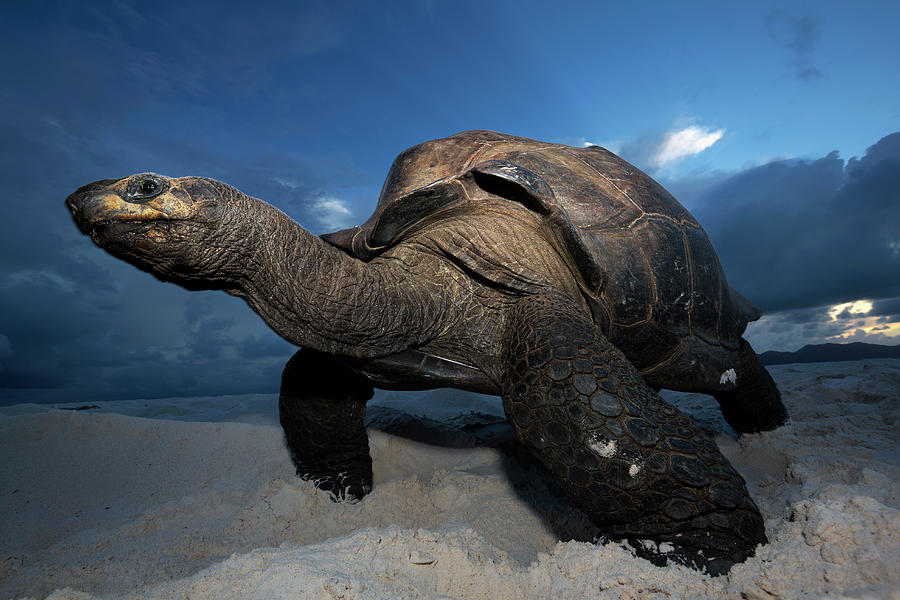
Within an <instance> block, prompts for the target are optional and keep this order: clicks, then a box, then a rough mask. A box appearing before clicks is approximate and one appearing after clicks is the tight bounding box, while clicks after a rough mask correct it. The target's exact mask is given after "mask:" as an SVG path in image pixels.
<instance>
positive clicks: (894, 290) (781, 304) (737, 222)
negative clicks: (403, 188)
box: [0, 0, 900, 404]
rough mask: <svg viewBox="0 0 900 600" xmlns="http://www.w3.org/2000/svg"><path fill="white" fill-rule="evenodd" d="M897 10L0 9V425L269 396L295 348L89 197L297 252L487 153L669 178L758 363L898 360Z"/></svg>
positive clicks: (432, 5)
mask: <svg viewBox="0 0 900 600" xmlns="http://www.w3.org/2000/svg"><path fill="white" fill-rule="evenodd" d="M898 24H900V3H897V2H891V1H889V2H874V1H873V2H863V3H847V2H824V1H823V2H808V3H803V2H790V3H781V4H779V3H768V2H752V3H749V2H747V3H730V2H729V3H722V2H676V3H673V2H641V3H622V2H616V3H612V2H565V1H561V2H554V3H549V2H531V1H522V0H519V1H515V2H506V1H500V0H497V1H494V2H483V1H476V2H468V1H452V2H451V1H447V2H438V1H436V0H435V1H429V0H417V1H410V2H405V1H397V2H378V3H376V2H358V1H355V0H348V1H346V2H312V1H309V2H284V3H270V2H264V1H257V2H253V3H247V2H229V1H222V2H215V3H208V4H205V3H199V2H197V3H185V2H180V1H179V2H166V1H162V2H136V1H135V2H130V1H119V2H116V1H92V2H84V3H71V2H45V1H40V0H35V1H31V2H27V3H11V2H9V3H3V7H2V8H0V69H2V70H0V74H2V79H3V85H2V86H0V154H2V161H0V192H2V196H0V202H2V219H0V303H2V304H0V403H3V404H9V403H14V402H26V401H34V402H60V401H89V400H91V399H104V400H106V399H125V398H153V397H171V396H197V395H220V394H236V393H245V392H269V391H276V390H277V387H278V382H279V378H280V372H281V369H282V367H283V365H284V363H285V361H286V360H287V359H288V358H289V357H290V355H291V354H292V353H293V351H294V350H295V348H294V347H293V346H291V345H290V344H288V343H287V342H285V341H283V340H281V339H280V338H278V337H277V336H276V335H275V334H274V333H272V332H271V331H270V330H269V329H268V328H267V327H266V326H265V324H264V323H263V322H262V320H261V319H260V318H259V317H257V316H256V315H255V314H254V313H253V312H252V311H251V310H250V309H249V308H248V307H247V306H246V305H245V304H244V303H243V302H242V301H240V300H237V299H235V298H231V297H228V296H226V295H225V294H222V293H220V292H188V291H185V290H183V289H181V288H179V287H177V286H175V285H172V284H164V283H161V282H159V281H157V280H155V279H153V277H152V276H150V275H148V274H145V273H142V272H139V271H138V270H137V269H135V268H133V267H131V266H130V265H127V264H125V263H122V262H120V261H118V260H116V259H115V258H113V257H111V256H109V255H107V254H106V253H105V252H104V251H102V250H100V249H99V248H97V247H95V246H94V245H93V243H92V242H91V241H90V239H88V238H87V237H83V236H81V235H80V234H79V233H78V231H77V229H76V228H75V226H74V224H73V223H72V221H71V218H70V215H69V213H68V211H67V210H66V209H65V207H64V205H63V201H64V199H65V198H66V196H67V195H68V194H70V193H71V192H72V191H74V190H75V189H76V188H78V187H79V186H81V185H83V184H85V183H88V182H91V181H94V180H97V179H103V178H114V177H122V176H125V175H128V174H132V173H139V172H146V171H153V172H157V173H162V174H166V175H170V176H184V175H201V176H207V177H213V178H216V179H220V180H222V181H225V182H227V183H230V184H232V185H234V186H235V187H237V188H239V189H240V190H242V191H243V192H245V193H247V194H249V195H252V196H255V197H258V198H262V199H263V200H266V201H268V202H270V203H272V204H274V205H275V206H277V207H279V208H281V209H282V210H283V211H285V212H286V213H287V214H288V215H290V216H291V217H292V218H294V219H296V220H297V221H298V222H300V223H301V224H303V225H304V226H305V227H306V228H307V229H309V230H310V231H312V232H313V233H316V234H319V233H325V232H328V231H332V230H335V229H339V228H343V227H347V226H350V225H353V224H357V223H361V222H363V221H365V220H366V219H367V218H368V216H369V215H370V214H371V212H372V210H373V209H374V207H375V203H376V201H377V198H378V194H379V191H380V189H381V184H382V182H383V180H384V177H385V175H386V174H387V171H388V168H389V167H390V165H391V162H392V161H393V159H394V157H395V156H396V155H397V154H398V153H399V152H401V151H402V150H404V149H405V148H407V147H409V146H412V145H414V144H417V143H419V142H422V141H425V140H429V139H434V138H439V137H444V136H447V135H451V134H453V133H457V132H459V131H464V130H467V129H492V130H496V131H502V132H505V133H511V134H515V135H520V136H525V137H530V138H535V139H541V140H545V141H550V142H556V143H563V144H569V145H573V146H583V145H585V144H598V145H602V146H605V147H607V148H609V149H610V150H612V151H614V152H616V153H618V154H620V155H621V156H622V157H623V158H625V159H626V160H629V161H630V162H632V163H634V164H635V165H637V166H638V167H639V168H641V169H643V170H644V171H646V172H647V173H649V174H650V175H651V176H653V177H654V178H656V179H657V180H658V181H660V182H661V183H662V184H663V185H664V186H665V187H666V188H667V189H669V190H670V191H671V192H672V193H673V194H675V196H676V197H677V198H678V199H679V200H680V201H681V202H682V203H683V204H684V205H685V206H686V207H687V208H688V209H690V210H691V211H692V212H693V213H694V215H695V216H696V217H697V218H698V220H699V221H700V223H701V224H702V225H703V226H704V228H705V229H706V231H707V232H708V233H709V235H710V238H711V239H712V241H713V243H714V245H715V247H716V248H717V250H718V253H719V258H720V260H721V262H722V264H723V266H724V269H725V272H726V275H727V277H728V280H729V282H730V283H731V285H732V286H734V287H735V288H737V289H738V290H740V291H741V292H742V293H743V294H744V295H745V296H746V297H748V298H749V299H750V300H752V301H753V302H754V303H756V304H757V305H759V306H760V307H761V308H762V309H763V310H764V311H765V315H764V316H763V318H762V319H761V320H760V321H758V322H756V323H754V324H752V325H751V326H750V328H749V329H748V331H747V334H746V336H747V338H748V339H749V340H750V341H751V343H752V344H753V345H754V347H755V348H756V349H757V350H758V351H765V350H787V351H790V350H796V349H798V348H800V347H802V346H803V345H805V344H810V343H824V342H833V341H840V342H847V341H866V342H872V343H887V344H897V343H900V192H898V190H900V77H897V72H898V71H900V68H898V67H900V64H898V62H900V36H898V35H897V31H896V30H897V27H898Z"/></svg>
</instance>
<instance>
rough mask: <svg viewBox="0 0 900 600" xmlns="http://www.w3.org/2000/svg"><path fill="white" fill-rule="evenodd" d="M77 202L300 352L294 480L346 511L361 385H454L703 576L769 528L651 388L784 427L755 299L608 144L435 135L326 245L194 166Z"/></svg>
mask: <svg viewBox="0 0 900 600" xmlns="http://www.w3.org/2000/svg"><path fill="white" fill-rule="evenodd" d="M66 202H67V205H68V207H69V209H70V210H71V212H72V214H73V216H74V218H75V221H76V223H77V224H78V226H79V228H80V229H81V231H82V232H84V233H86V234H89V235H90V236H91V237H92V238H93V240H94V241H95V242H96V243H97V244H99V245H100V246H101V247H102V248H104V249H105V250H107V251H108V252H110V253H112V254H113V255H115V256H117V257H119V258H122V259H124V260H126V261H128V262H130V263H132V264H133V265H135V266H137V267H138V268H140V269H143V270H146V271H149V272H150V273H152V274H153V275H155V276H156V277H158V278H159V279H162V280H164V281H171V282H174V283H177V284H179V285H181V286H183V287H185V288H188V289H191V290H196V289H220V290H224V291H226V292H228V293H229V294H233V295H235V296H239V297H241V298H243V299H245V300H246V301H247V303H248V304H249V305H250V307H251V308H252V309H253V310H254V311H256V312H257V313H258V314H259V315H260V316H261V317H262V318H263V319H264V320H265V321H266V323H268V324H269V325H270V326H271V327H272V329H274V330H275V331H276V332H277V333H278V334H279V335H280V336H282V337H283V338H285V339H286V340H288V341H290V342H292V343H295V344H297V345H298V346H301V347H302V349H301V350H299V351H298V352H297V353H296V354H295V355H294V357H293V358H292V359H291V360H290V361H289V362H288V364H287V366H286V368H285V371H284V375H283V377H282V389H281V396H280V402H279V405H280V407H279V408H280V418H281V423H282V426H283V428H284V432H285V435H286V438H287V442H288V445H289V447H290V451H291V455H292V458H293V460H294V462H295V464H296V467H297V474H298V475H300V476H301V477H304V478H308V479H311V480H313V481H315V482H316V484H317V485H318V486H319V487H320V488H322V489H324V490H327V491H329V492H331V493H332V494H333V495H334V497H335V498H336V499H338V500H340V499H350V500H353V499H359V498H362V497H363V496H364V495H365V494H367V493H368V492H369V491H370V489H371V485H372V464H371V458H370V457H369V450H368V440H367V437H366V431H365V427H364V424H363V419H364V413H365V403H366V401H367V400H368V399H369V398H370V397H371V396H372V393H373V386H374V387H378V388H383V389H429V388H435V387H456V388H461V389H466V390H472V391H477V392H482V393H489V394H497V395H500V396H502V399H503V407H504V409H505V411H506V414H507V416H508V418H509V421H510V423H511V424H512V426H513V428H514V430H515V433H516V437H517V439H518V440H519V441H520V442H521V443H522V444H523V445H524V446H526V447H527V448H528V449H529V450H530V452H531V453H532V454H533V455H534V456H535V457H536V458H537V459H538V460H539V461H540V462H541V463H542V464H543V465H545V466H546V467H547V469H549V471H550V473H552V475H553V477H554V479H555V480H556V482H557V483H558V484H559V485H560V487H561V488H562V489H563V490H564V491H565V492H566V493H567V494H568V495H569V496H570V497H571V499H572V500H573V501H574V502H575V504H576V505H577V506H578V507H579V508H580V509H581V510H583V511H584V512H585V513H587V515H588V516H589V517H590V518H591V519H592V520H593V522H594V523H596V525H597V526H598V527H600V528H601V530H602V531H603V533H604V534H605V535H606V536H607V537H608V538H612V539H627V540H652V541H654V542H656V543H657V547H659V548H666V549H668V550H669V551H668V552H667V554H666V555H667V556H668V557H669V558H673V559H675V560H677V561H679V562H682V563H684V564H688V565H691V566H694V567H697V568H705V569H708V571H709V572H710V573H714V574H715V573H721V572H724V571H727V570H728V569H729V568H730V567H731V565H732V564H734V563H735V562H740V561H742V560H744V559H746V558H747V557H748V556H751V555H752V554H753V552H754V548H755V546H756V545H757V544H760V543H765V541H766V536H765V530H764V526H763V520H762V517H761V516H760V514H759V511H758V509H757V507H756V505H755V504H754V503H753V501H752V499H751V498H750V496H749V494H748V492H747V489H746V485H745V483H744V480H743V479H742V478H741V476H740V475H739V474H738V473H737V472H736V471H735V470H734V469H733V468H732V467H731V465H730V464H729V463H728V461H727V460H726V459H725V458H724V457H723V456H722V454H721V453H720V452H719V450H718V449H717V447H716V445H715V443H714V442H713V441H712V440H711V439H710V438H709V437H708V436H707V435H706V434H705V433H704V432H702V431H701V430H700V429H698V427H696V426H695V425H694V424H693V422H692V421H691V419H689V418H688V417H687V416H685V415H684V414H682V413H681V412H679V411H678V410H677V409H676V408H674V407H673V406H671V405H670V404H668V403H667V402H665V401H664V400H662V399H661V398H660V397H659V395H658V394H657V393H656V392H657V391H658V390H659V389H660V388H668V389H675V390H684V391H699V392H705V393H709V394H712V395H713V396H714V397H715V398H716V399H717V400H718V401H719V404H720V406H721V409H722V413H723V415H724V417H725V419H726V420H727V421H728V422H729V423H730V424H731V425H732V427H733V428H734V429H735V430H736V431H737V432H738V433H747V432H757V431H761V430H767V429H772V428H774V427H777V426H779V425H781V424H782V423H784V422H785V420H786V418H787V414H786V412H785V409H784V407H783V405H782V403H781V400H780V395H779V392H778V389H777V388H776V386H775V384H774V383H773V381H772V378H771V377H770V376H769V374H768V373H767V372H766V370H765V369H764V368H763V367H762V366H761V365H760V363H759V361H758V359H757V356H756V354H755V353H754V352H753V350H752V349H751V347H750V345H749V344H748V343H747V342H746V341H745V340H744V339H743V338H742V337H741V335H742V333H743V331H744V329H745V327H746V325H747V323H748V322H749V321H751V320H753V319H756V318H758V316H759V314H760V313H759V310H758V309H756V308H755V307H754V306H753V305H751V304H750V302H748V301H747V300H746V299H745V298H744V297H742V296H741V295H740V294H739V293H738V292H736V291H735V290H734V289H732V288H731V287H730V286H729V285H728V283H727V281H726V279H725V275H724V273H723V272H722V268H721V265H720V264H719V262H718V259H717V258H716V254H715V252H714V250H713V247H712V245H711V243H710V241H709V238H708V237H707V235H706V233H705V232H704V231H703V229H702V228H701V227H700V225H699V224H698V222H697V221H696V219H695V218H694V217H693V216H692V215H691V214H690V213H689V212H688V211H687V210H686V209H685V208H684V207H683V206H682V205H681V204H679V203H678V202H677V201H676V200H675V199H674V198H673V197H672V196H671V195H670V194H669V193H668V192H667V191H666V190H665V189H663V188H662V187H661V186H660V185H659V184H657V183H656V182H655V181H653V180H652V179H651V178H650V177H648V176H647V175H645V174H644V173H642V172H641V171H639V170H638V169H637V168H635V167H634V166H632V165H630V164H628V163H627V162H625V161H624V160H622V159H621V158H619V157H617V156H616V155H614V154H613V153H611V152H609V151H607V150H605V149H603V148H600V147H597V146H591V147H587V148H574V147H569V146H564V145H559V144H551V143H544V142H539V141H535V140H530V139H525V138H521V137H514V136H510V135H504V134H500V133H494V132H489V131H469V132H465V133H460V134H457V135H454V136H451V137H448V138H444V139H439V140H434V141H430V142H426V143H423V144H420V145H418V146H415V147H413V148H410V149H409V150H406V151H405V152H403V153H402V154H400V156H399V157H397V159H396V161H395V162H394V164H393V166H392V167H391V169H390V172H389V174H388V177H387V180H386V182H385V184H384V188H383V190H382V193H381V197H380V199H379V201H378V205H377V208H376V210H375V213H374V214H373V215H372V217H371V218H370V219H369V220H368V221H366V223H364V224H363V225H361V226H358V227H353V228H351V229H346V230H343V231H338V232H336V233H332V234H328V235H323V236H321V237H316V236H314V235H312V234H310V233H309V232H307V231H306V230H305V229H303V228H302V227H301V226H300V225H298V224H297V223H295V222H294V221H293V220H291V219H290V218H288V217H287V216H286V215H285V214H283V213H282V212H280V211H278V210H277V209H275V208H274V207H272V206H270V205H269V204H266V203H264V202H262V201H260V200H257V199H254V198H250V197H248V196H246V195H244V194H242V193H241V192H239V191H238V190H236V189H234V188H232V187H230V186H228V185H225V184H223V183H220V182H217V181H214V180H211V179H205V178H199V177H184V178H177V179H176V178H168V177H163V176H161V175H156V174H153V173H144V174H139V175H133V176H130V177H125V178H122V179H110V180H102V181H98V182H95V183H92V184H89V185H86V186H84V187H82V188H80V189H79V190H77V191H76V192H75V193H73V194H72V195H71V196H69V198H68V199H67V201H66ZM637 545H638V546H641V544H637ZM644 546H646V544H644Z"/></svg>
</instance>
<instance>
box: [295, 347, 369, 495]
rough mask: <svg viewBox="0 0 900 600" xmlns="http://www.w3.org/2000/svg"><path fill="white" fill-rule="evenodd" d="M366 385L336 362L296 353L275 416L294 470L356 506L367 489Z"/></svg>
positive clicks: (323, 356) (316, 354) (309, 352)
mask: <svg viewBox="0 0 900 600" xmlns="http://www.w3.org/2000/svg"><path fill="white" fill-rule="evenodd" d="M372 393H373V390H372V385H371V384H370V383H369V380H368V379H367V378H366V377H365V376H363V375H361V374H359V373H358V372H356V371H354V370H353V369H351V368H350V367H349V366H347V365H346V364H344V363H343V362H342V361H341V360H340V359H338V358H337V357H334V356H331V355H328V354H324V353H322V352H316V351H314V350H308V349H301V350H298V351H297V353H296V354H294V356H293V357H291V359H290V360H289V361H288V363H287V365H286V366H285V367H284V373H283V374H282V376H281V394H280V395H279V398H278V413H279V417H280V419H281V427H282V429H284V435H285V438H286V439H287V443H288V447H289V448H290V451H291V458H292V459H293V461H294V465H295V466H296V467H297V476H298V477H300V478H301V479H309V480H311V481H313V482H314V483H315V484H316V487H318V488H319V489H321V490H324V491H326V492H329V493H330V494H332V496H333V497H334V499H335V500H344V499H348V500H359V499H361V498H362V497H363V496H365V495H366V494H368V493H369V491H371V489H372V458H371V457H370V456H369V438H368V437H367V435H366V428H365V424H364V422H363V421H364V419H365V414H366V401H367V400H368V399H369V398H371V397H372Z"/></svg>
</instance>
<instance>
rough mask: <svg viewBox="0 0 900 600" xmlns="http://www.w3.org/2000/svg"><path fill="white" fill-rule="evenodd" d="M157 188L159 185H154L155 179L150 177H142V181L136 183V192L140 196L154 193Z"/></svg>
mask: <svg viewBox="0 0 900 600" xmlns="http://www.w3.org/2000/svg"><path fill="white" fill-rule="evenodd" d="M158 189H159V186H158V185H156V182H155V181H151V180H150V179H144V180H143V181H141V182H139V183H138V193H140V194H141V195H142V196H149V195H150V194H155V193H156V190H158Z"/></svg>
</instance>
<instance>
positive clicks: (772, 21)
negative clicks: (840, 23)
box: [764, 8, 822, 80]
mask: <svg viewBox="0 0 900 600" xmlns="http://www.w3.org/2000/svg"><path fill="white" fill-rule="evenodd" d="M764 23H765V26H766V30H767V31H768V32H769V35H770V36H772V38H773V39H774V40H775V41H776V42H777V43H778V44H780V45H782V46H783V47H784V48H785V49H786V50H787V51H788V52H789V53H790V55H791V66H792V67H793V69H794V75H795V76H796V77H797V79H804V80H809V79H816V78H818V77H822V72H821V71H820V70H819V69H818V68H817V67H816V66H815V65H814V64H813V62H812V51H813V49H814V47H815V45H816V43H817V42H818V40H819V28H820V22H819V18H818V17H815V16H812V15H799V16H798V15H794V14H791V13H790V12H789V11H786V10H783V9H779V8H776V9H773V10H772V11H770V12H769V13H768V14H767V15H766V17H765V19H764Z"/></svg>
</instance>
